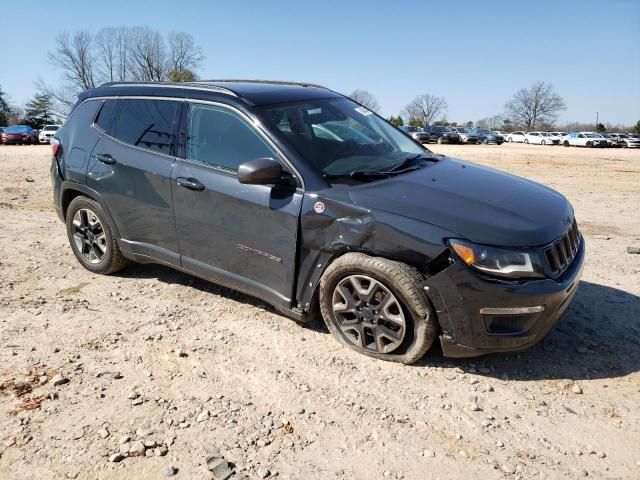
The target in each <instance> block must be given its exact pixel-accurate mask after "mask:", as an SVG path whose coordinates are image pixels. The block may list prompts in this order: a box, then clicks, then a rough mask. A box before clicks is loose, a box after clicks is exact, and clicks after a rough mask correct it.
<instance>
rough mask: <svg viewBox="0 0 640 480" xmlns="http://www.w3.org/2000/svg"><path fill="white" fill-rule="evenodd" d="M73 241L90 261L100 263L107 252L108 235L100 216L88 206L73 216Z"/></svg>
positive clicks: (81, 253)
mask: <svg viewBox="0 0 640 480" xmlns="http://www.w3.org/2000/svg"><path fill="white" fill-rule="evenodd" d="M73 241H74V242H75V245H76V249H77V250H78V252H79V253H80V255H82V256H83V257H84V259H85V260H87V261H88V262H90V263H94V264H95V263H100V262H101V261H102V259H103V258H104V256H105V254H106V253H107V236H106V234H105V232H104V228H103V227H102V223H100V220H99V219H98V216H97V215H96V214H95V213H94V212H92V211H91V210H89V209H87V208H81V209H79V210H78V211H77V212H76V213H75V215H74V216H73Z"/></svg>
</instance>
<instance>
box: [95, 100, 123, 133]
mask: <svg viewBox="0 0 640 480" xmlns="http://www.w3.org/2000/svg"><path fill="white" fill-rule="evenodd" d="M117 106H118V100H115V99H114V100H105V101H104V102H103V103H102V107H101V108H100V111H99V112H98V117H97V118H96V121H95V124H96V125H97V126H98V127H100V128H101V129H102V130H104V131H105V132H107V133H109V132H110V131H111V124H112V123H113V119H114V114H115V113H116V107H117Z"/></svg>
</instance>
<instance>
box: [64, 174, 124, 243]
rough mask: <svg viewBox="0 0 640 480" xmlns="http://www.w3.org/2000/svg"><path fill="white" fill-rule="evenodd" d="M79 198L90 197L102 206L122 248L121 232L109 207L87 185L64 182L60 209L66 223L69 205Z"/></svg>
mask: <svg viewBox="0 0 640 480" xmlns="http://www.w3.org/2000/svg"><path fill="white" fill-rule="evenodd" d="M77 197H88V198H90V199H91V200H93V201H94V202H97V203H99V204H100V207H102V210H103V211H104V213H105V215H106V216H107V222H109V227H111V229H112V230H113V232H114V234H115V237H116V239H117V241H118V244H119V246H120V247H121V248H122V245H121V244H120V243H121V242H120V238H121V237H120V231H119V229H118V227H117V226H116V223H115V222H114V220H113V217H112V215H111V212H110V211H109V208H108V207H107V205H106V203H105V201H104V199H103V198H102V196H101V195H100V194H99V193H98V192H96V191H95V190H93V189H91V188H89V187H87V186H85V185H82V184H80V183H76V182H71V181H68V180H65V181H64V182H62V185H61V188H60V207H61V209H62V210H61V211H62V218H63V219H64V220H65V221H66V219H67V210H68V209H69V205H71V202H72V201H73V200H74V199H75V198H77Z"/></svg>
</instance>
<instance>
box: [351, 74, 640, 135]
mask: <svg viewBox="0 0 640 480" xmlns="http://www.w3.org/2000/svg"><path fill="white" fill-rule="evenodd" d="M349 96H350V97H351V98H352V99H353V100H355V101H357V102H358V103H361V104H362V105H364V106H366V107H368V108H369V109H371V110H373V111H375V112H378V111H379V110H380V105H379V103H378V101H377V99H376V98H375V96H374V95H373V94H372V93H370V92H367V91H366V90H356V91H354V92H353V93H352V94H351V95H349ZM447 108H448V105H447V101H446V100H445V98H444V97H439V96H437V95H431V94H423V95H418V96H416V97H415V98H414V99H413V100H412V101H411V102H409V103H408V104H407V105H406V106H405V107H404V109H403V110H402V111H401V112H400V113H399V114H398V115H397V116H394V115H392V116H390V117H389V118H387V120H388V121H389V122H391V123H392V124H394V125H396V126H402V125H409V126H417V127H423V126H426V125H442V126H464V127H474V126H475V127H478V128H484V129H487V130H502V131H507V132H512V131H515V130H527V131H531V130H553V129H555V128H557V127H556V121H557V118H558V116H559V114H560V113H561V112H562V111H564V110H566V108H567V106H566V104H565V102H564V100H563V98H562V97H561V96H560V95H558V94H557V93H556V92H555V90H554V88H553V86H552V85H551V84H550V83H546V82H542V81H538V82H535V83H534V84H533V85H531V86H530V87H526V88H521V89H519V90H518V91H517V92H516V93H514V95H513V96H512V97H511V98H510V99H509V100H507V101H506V102H505V105H504V113H502V114H500V115H493V116H490V117H486V118H482V119H480V120H478V121H476V122H473V121H468V122H463V123H461V124H458V123H457V122H448V121H447V120H446V117H445V115H444V114H445V112H446V110H447ZM436 118H438V120H436ZM564 129H566V130H568V131H580V130H597V131H607V130H629V128H628V127H625V126H624V125H611V124H607V125H604V124H602V123H599V124H598V125H594V124H587V123H577V122H573V123H567V124H566V125H565V126H564ZM630 130H631V131H634V132H636V133H640V121H639V122H638V123H637V124H636V125H635V126H634V127H632V128H631V129H630Z"/></svg>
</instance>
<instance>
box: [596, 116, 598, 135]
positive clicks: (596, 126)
mask: <svg viewBox="0 0 640 480" xmlns="http://www.w3.org/2000/svg"><path fill="white" fill-rule="evenodd" d="M597 131H598V112H596V132H597Z"/></svg>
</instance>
